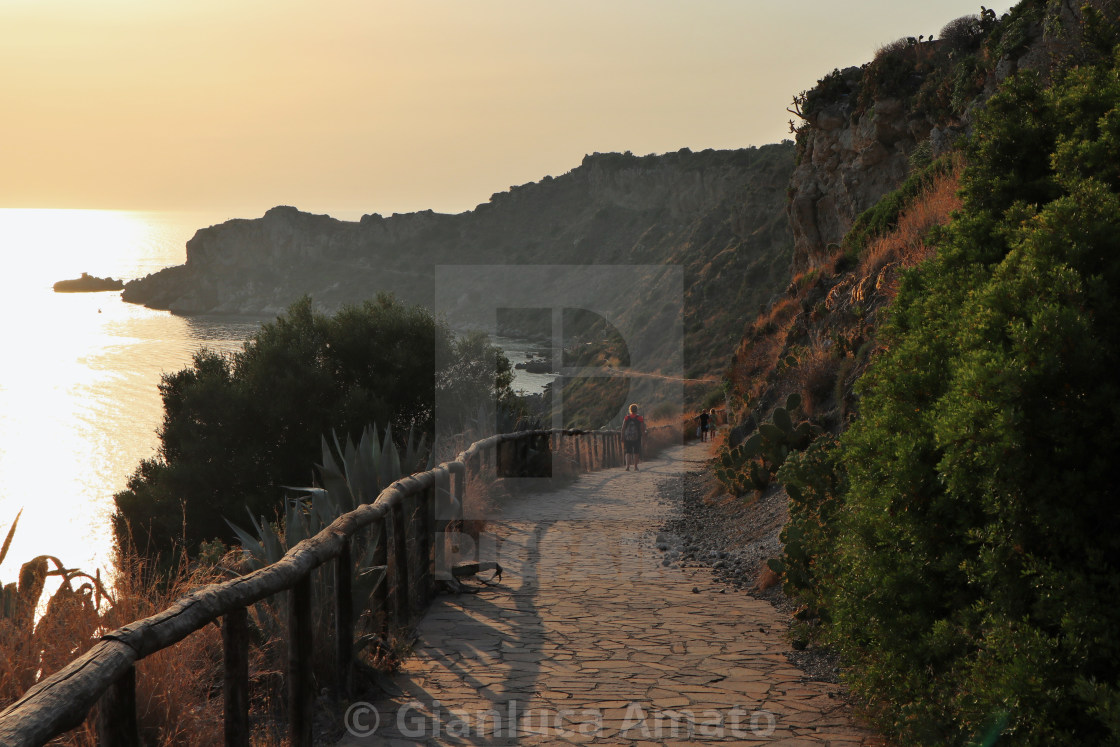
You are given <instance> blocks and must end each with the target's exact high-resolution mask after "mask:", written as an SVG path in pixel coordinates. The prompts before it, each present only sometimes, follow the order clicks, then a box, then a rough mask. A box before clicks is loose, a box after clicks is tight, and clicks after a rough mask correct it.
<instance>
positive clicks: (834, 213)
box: [789, 0, 1116, 271]
mask: <svg viewBox="0 0 1120 747" xmlns="http://www.w3.org/2000/svg"><path fill="white" fill-rule="evenodd" d="M1089 5H1090V6H1092V7H1094V8H1096V9H1097V10H1099V11H1100V12H1102V13H1115V11H1116V8H1115V6H1116V3H1115V1H1114V0H1092V1H1091V2H1090V3H1089ZM1083 6H1084V3H1083V2H1081V0H1078V1H1077V2H1074V1H1073V0H1025V1H1024V2H1022V3H1020V5H1019V6H1017V7H1016V8H1015V9H1013V10H1012V11H1011V13H1009V14H1008V15H1006V16H1004V17H1003V18H1001V19H996V18H995V16H994V14H990V12H989V14H985V15H983V16H977V17H975V18H974V19H971V20H969V19H959V20H958V21H956V22H952V23H950V24H948V25H947V26H946V27H945V29H943V30H942V32H941V38H940V39H938V40H936V41H933V40H928V41H927V40H924V39H923V40H918V39H902V40H899V41H898V42H895V43H894V44H891V45H887V46H886V47H884V48H883V49H882V50H880V52H879V54H878V55H877V56H876V58H875V60H874V61H872V62H870V63H868V64H866V65H864V66H863V67H853V68H848V69H846V70H842V71H841V70H836V71H833V73H831V74H830V75H828V76H826V77H825V78H824V79H822V80H821V81H819V83H818V85H817V87H816V88H814V89H813V90H812V91H808V92H806V93H804V94H802V95H801V96H799V97H798V99H797V102H796V103H797V104H798V105H799V106H800V107H801V116H802V117H803V119H802V123H801V126H800V127H799V130H798V138H797V142H798V150H797V167H796V169H795V170H794V173H793V177H792V179H791V181H790V202H789V218H790V227H791V230H792V231H793V236H794V260H793V263H794V269H795V271H801V270H805V269H808V268H810V267H812V266H814V265H815V264H816V263H817V260H819V258H821V257H822V256H824V255H825V254H826V253H827V249H828V247H829V246H830V245H835V244H839V243H840V242H841V241H842V240H843V238H844V235H845V233H846V232H847V230H848V228H849V227H851V225H852V222H853V221H854V220H855V219H856V217H857V216H859V214H860V213H862V212H863V211H865V210H867V209H868V208H870V207H872V206H873V205H874V204H875V203H876V202H878V200H879V198H881V197H882V196H883V195H884V194H886V193H887V192H889V191H891V190H893V189H896V188H897V187H898V186H899V184H900V183H901V182H902V181H903V180H904V179H905V178H906V176H907V174H908V173H909V172H910V170H911V168H912V164H913V161H914V160H922V159H928V158H929V157H936V156H937V155H939V154H941V153H943V152H945V151H947V150H949V149H950V148H951V147H952V145H953V142H954V141H955V140H956V139H957V137H958V136H959V135H961V134H962V133H966V132H968V130H969V128H970V125H971V120H972V115H973V112H974V111H975V109H976V107H977V106H980V105H982V104H983V102H984V101H985V100H986V99H987V98H988V97H989V96H990V95H991V94H992V93H993V92H994V91H995V89H996V88H997V86H998V85H999V83H1000V82H1001V81H1003V80H1005V79H1006V78H1007V77H1009V76H1010V75H1012V74H1014V73H1016V72H1018V71H1021V70H1034V71H1037V72H1039V73H1040V74H1042V75H1043V76H1046V75H1048V74H1049V71H1051V70H1052V69H1054V68H1055V66H1057V65H1059V64H1063V63H1065V62H1071V61H1072V62H1076V60H1077V58H1078V56H1079V55H1080V54H1081V53H1082V51H1083V50H1084V47H1085V45H1086V44H1090V43H1092V40H1091V39H1090V38H1088V37H1089V36H1090V35H1091V32H1087V28H1088V27H1089V26H1090V24H1087V23H1086V17H1085V12H1084V10H1083ZM966 21H967V22H966Z"/></svg>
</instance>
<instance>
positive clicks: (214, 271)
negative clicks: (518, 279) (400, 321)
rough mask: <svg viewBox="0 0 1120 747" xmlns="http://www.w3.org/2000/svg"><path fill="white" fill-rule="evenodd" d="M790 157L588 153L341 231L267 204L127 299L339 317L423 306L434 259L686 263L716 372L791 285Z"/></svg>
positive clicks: (689, 322)
mask: <svg viewBox="0 0 1120 747" xmlns="http://www.w3.org/2000/svg"><path fill="white" fill-rule="evenodd" d="M793 152H794V145H793V143H792V142H789V141H787V142H785V143H781V144H775V145H767V146H763V147H761V148H748V149H742V150H735V151H711V150H708V151H703V152H698V153H693V152H692V151H689V150H688V149H683V150H680V151H677V152H675V153H668V154H663V155H648V156H634V155H631V154H629V153H626V154H617V153H607V154H598V153H597V154H593V155H589V156H586V157H585V158H584V159H583V162H582V163H581V164H580V165H579V166H578V167H576V168H574V169H572V170H571V171H569V172H568V173H566V174H563V175H561V176H557V177H544V178H543V179H541V180H540V181H538V182H533V183H529V184H525V185H522V186H518V187H512V188H511V189H510V190H509V191H507V192H501V193H498V194H495V195H493V196H492V197H491V198H490V200H489V201H488V202H486V203H483V204H481V205H479V206H478V207H476V208H475V209H474V210H472V211H468V212H465V213H461V214H458V215H446V214H438V213H433V212H431V211H424V212H418V213H409V214H403V215H402V214H397V215H392V216H389V217H383V216H380V215H377V214H372V215H366V216H363V217H362V219H361V220H360V221H340V220H336V219H334V218H331V217H328V216H323V215H310V214H307V213H303V212H300V211H299V210H297V209H295V208H293V207H276V208H273V209H271V210H269V211H268V212H267V213H265V215H264V216H263V217H261V218H258V219H255V220H242V219H239V220H231V221H227V222H225V223H222V224H220V225H216V226H211V227H209V228H204V229H201V230H199V231H198V232H197V233H196V234H195V236H194V238H192V239H191V240H190V241H189V242H188V243H187V261H186V264H184V265H181V266H178V267H172V268H168V269H166V270H162V271H161V272H158V273H155V274H153V275H149V276H148V277H145V278H142V279H140V280H135V281H132V282H130V283H128V284H127V286H126V287H125V290H124V294H123V298H124V300H126V301H129V302H132V303H139V304H143V305H146V306H150V307H152V308H159V309H169V310H171V311H174V312H177V313H187V314H189V313H231V314H273V313H278V312H280V311H282V310H283V309H284V308H285V307H286V306H287V305H288V304H290V303H291V302H292V301H294V300H295V299H297V298H299V297H300V296H301V295H304V294H310V295H311V296H312V298H313V300H314V302H315V305H316V306H317V307H319V308H322V309H324V310H333V309H336V308H338V307H340V306H342V305H344V304H348V303H355V302H360V301H362V300H365V299H368V298H371V297H373V296H374V295H376V293H377V292H379V291H392V292H393V293H395V294H396V295H397V296H399V297H401V298H404V299H405V300H407V301H410V302H413V303H421V304H424V305H427V306H431V305H432V304H433V293H434V285H433V282H434V281H433V274H434V268H435V267H437V266H440V265H542V264H547V265H587V264H603V265H680V266H682V267H683V268H684V272H685V289H684V294H685V299H684V300H685V307H686V308H685V327H686V341H685V347H686V350H685V358H686V365H687V366H688V368H689V370H690V371H691V373H693V374H704V373H708V374H711V373H716V372H718V371H719V370H720V367H721V366H722V363H723V361H724V360H725V357H726V350H727V349H728V347H729V346H730V345H731V344H733V342H734V340H736V339H738V335H739V334H740V333H741V331H742V330H741V319H742V317H743V316H744V315H746V314H750V313H753V312H754V311H755V310H757V308H758V306H759V305H760V304H762V303H765V302H766V301H767V300H768V299H769V297H770V296H771V295H773V293H775V292H776V290H778V289H780V288H781V287H783V286H784V283H785V282H786V280H787V278H788V276H789V263H790V256H791V254H790V252H791V248H792V243H793V242H792V235H791V233H790V230H789V225H788V221H787V219H786V215H785V203H786V186H787V185H788V183H789V178H790V174H791V172H792V169H793ZM668 300H671V299H668Z"/></svg>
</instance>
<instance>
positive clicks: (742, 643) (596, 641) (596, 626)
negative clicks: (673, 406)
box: [339, 445, 884, 747]
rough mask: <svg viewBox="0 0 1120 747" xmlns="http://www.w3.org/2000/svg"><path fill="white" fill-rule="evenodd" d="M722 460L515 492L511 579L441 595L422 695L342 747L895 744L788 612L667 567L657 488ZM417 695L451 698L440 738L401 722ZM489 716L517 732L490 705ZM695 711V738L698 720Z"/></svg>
mask: <svg viewBox="0 0 1120 747" xmlns="http://www.w3.org/2000/svg"><path fill="white" fill-rule="evenodd" d="M706 454H707V446H706V445H693V446H690V447H678V448H676V449H673V450H670V451H669V452H667V453H666V454H664V455H663V456H662V457H659V458H658V459H656V460H653V461H650V462H647V463H646V464H645V465H643V469H642V470H641V471H639V472H637V473H633V472H630V473H627V472H625V471H623V470H618V469H615V470H604V471H600V472H595V473H590V474H585V475H582V476H581V477H580V479H579V480H577V481H576V482H574V483H572V484H571V485H569V486H567V487H565V488H563V489H562V490H557V491H553V492H534V491H531V490H530V491H526V492H524V493H520V494H517V495H515V496H514V497H513V498H512V499H511V500H510V501H508V502H507V503H506V504H505V505H503V507H502V514H501V517H500V520H494V521H492V522H491V523H490V524H489V525H488V528H487V531H489V532H491V533H493V534H494V535H496V536H497V537H498V538H499V542H497V543H495V544H496V545H497V546H498V548H499V550H498V552H499V558H498V559H499V562H501V564H502V566H503V570H504V574H503V580H502V582H501V584H499V585H496V586H492V587H487V588H485V589H483V590H482V591H481V592H480V593H479V594H477V595H475V594H463V595H459V596H441V597H438V598H437V599H436V600H435V601H434V602H433V604H432V606H431V608H430V610H429V611H428V613H427V615H426V617H425V618H424V620H423V621H422V622H421V624H420V626H419V636H420V641H419V643H418V644H417V645H416V647H415V649H414V657H413V658H412V659H410V660H409V661H408V662H406V664H405V665H404V666H403V667H402V670H401V672H400V673H399V674H398V675H395V677H394V680H395V683H396V685H397V686H398V687H399V688H400V689H401V691H402V692H403V693H405V694H404V695H402V696H398V697H395V698H385V699H384V700H383V701H379V702H378V703H376V704H374V705H375V706H376V707H377V709H378V710H379V712H380V713H381V721H382V723H381V726H380V727H379V729H378V731H377V732H376V733H375V734H373V735H370V736H368V737H365V738H359V737H356V736H348V737H346V738H345V739H343V740H342V741H341V742H339V747H356V746H357V745H373V744H402V745H403V744H409V745H413V744H424V745H450V744H494V745H502V744H541V745H551V744H624V745H635V747H646V746H647V745H654V744H658V745H661V744H677V743H680V744H687V745H690V746H692V745H698V744H767V745H790V746H792V745H815V746H823V745H829V744H833V745H881V744H884V741H883V740H882V739H880V738H878V737H876V736H875V735H874V734H873V733H871V732H870V731H868V730H866V729H864V728H863V727H862V726H861V725H860V724H859V723H858V722H857V721H856V720H855V719H854V718H853V716H852V715H851V714H850V713H849V712H848V711H847V710H846V705H845V703H844V701H843V699H842V697H829V696H830V694H832V695H835V694H837V693H842V692H843V691H842V689H841V688H839V687H837V686H836V685H831V684H828V683H823V682H814V681H811V680H808V678H807V677H806V676H805V674H804V673H803V672H801V671H800V670H798V669H797V668H796V667H793V666H791V665H790V663H789V660H788V659H787V658H786V656H785V652H786V651H788V650H789V644H788V641H787V639H786V638H785V635H786V631H787V630H788V627H789V626H788V621H787V620H785V619H784V618H783V617H782V616H781V614H780V613H778V612H777V611H776V610H774V609H773V608H772V607H771V606H770V605H769V604H767V603H765V602H763V601H761V600H758V599H754V598H752V597H750V596H747V595H746V594H744V593H741V592H740V593H732V592H731V590H730V589H729V588H728V587H727V586H726V585H723V584H714V583H712V582H711V580H710V577H708V576H707V575H706V574H707V572H706V571H704V570H703V569H697V568H679V567H663V566H661V565H660V563H661V559H662V556H663V553H662V552H660V551H659V550H657V548H656V545H655V543H654V538H655V537H656V535H657V532H658V530H659V527H660V526H661V525H662V522H663V518H664V516H665V515H666V512H667V511H668V510H669V509H670V508H671V506H670V504H669V503H668V502H667V500H666V499H665V498H664V497H663V496H662V495H661V494H660V493H659V492H658V489H657V486H658V482H659V481H662V480H664V479H666V478H667V477H669V476H671V475H674V474H678V473H680V472H682V471H685V470H694V469H696V468H697V467H698V466H699V463H700V462H701V461H702V460H703V459H704V458H705V456H706ZM693 588H696V589H698V591H699V593H697V594H694V593H693V591H692V590H693ZM719 589H727V591H728V593H725V594H719V593H718V590H719ZM413 701H419V702H420V703H421V704H422V707H421V708H419V709H417V710H416V711H415V713H418V714H423V713H428V714H430V713H431V710H432V708H433V706H432V704H433V702H435V701H439V703H440V706H439V707H440V708H441V709H442V710H441V713H442V715H443V718H444V721H445V722H446V723H445V724H443V725H442V727H441V728H440V729H439V734H438V735H437V734H435V733H434V732H435V731H436V726H437V725H439V722H438V721H435V722H431V723H429V722H424V723H425V724H428V732H427V733H425V734H422V735H421V736H420V737H416V736H415V735H413V734H403V733H401V730H400V729H399V728H398V725H397V723H396V714H397V713H398V712H401V709H402V708H404V707H405V705H406V704H407V703H410V702H413ZM511 708H512V709H513V710H512V714H513V715H512V717H511V715H510V714H511ZM488 711H493V712H495V713H497V714H499V715H500V718H501V720H502V723H501V725H500V726H501V728H500V729H495V724H494V723H491V722H492V721H493V719H491V722H488V721H485V720H479V719H478V718H474V716H473V714H479V713H486V712H488ZM464 713H465V714H468V715H470V716H471V717H470V718H467V719H466V720H465V721H463V722H456V721H455V720H454V717H452V716H449V714H464ZM689 719H691V723H692V729H693V730H692V732H688V731H687V730H684V731H682V729H686V727H687V725H688V723H689ZM455 725H458V726H459V727H463V728H460V729H459V731H463V730H464V729H465V730H466V732H467V733H458V734H457V733H456V729H455V728H447V727H451V726H455ZM522 727H526V728H522ZM581 727H582V729H581ZM674 728H676V731H674V730H673V729H674ZM659 729H660V731H659ZM414 731H415V730H414ZM511 732H516V733H511Z"/></svg>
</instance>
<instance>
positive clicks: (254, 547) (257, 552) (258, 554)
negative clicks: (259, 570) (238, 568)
mask: <svg viewBox="0 0 1120 747" xmlns="http://www.w3.org/2000/svg"><path fill="white" fill-rule="evenodd" d="M249 518H250V519H252V518H253V515H252V514H249ZM225 522H226V523H227V524H229V528H230V529H232V530H233V533H234V534H236V535H237V539H238V541H239V542H241V549H242V550H244V551H245V552H246V553H248V554H249V555H250V556H251V557H252V558H254V559H256V560H258V561H260V562H262V563H263V562H264V560H265V553H264V546H263V545H262V544H261V543H260V542H259V541H258V540H257V538H256V537H254V536H253V535H251V534H249V533H248V532H246V531H245V530H244V529H242V528H241V527H239V526H237V525H236V524H234V523H233V522H232V521H230V520H229V519H226V520H225ZM253 523H254V524H255V523H256V522H253ZM258 534H259V528H258Z"/></svg>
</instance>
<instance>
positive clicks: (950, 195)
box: [856, 163, 961, 302]
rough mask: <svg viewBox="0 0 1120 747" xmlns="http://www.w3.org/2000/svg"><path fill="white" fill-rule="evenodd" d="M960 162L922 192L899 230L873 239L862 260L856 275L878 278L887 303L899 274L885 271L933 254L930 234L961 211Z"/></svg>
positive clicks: (900, 221) (902, 218)
mask: <svg viewBox="0 0 1120 747" xmlns="http://www.w3.org/2000/svg"><path fill="white" fill-rule="evenodd" d="M960 171H961V165H960V163H958V164H956V166H955V168H954V169H953V170H952V171H951V172H950V173H948V174H945V175H942V176H938V177H937V178H936V179H934V180H933V182H931V183H930V185H929V186H928V187H926V189H925V190H923V191H922V193H921V194H920V195H918V197H917V198H915V199H914V201H913V202H912V203H911V204H910V206H909V207H908V208H907V209H906V210H905V211H903V213H902V214H901V215H900V216H899V219H898V227H897V228H896V229H895V230H893V231H891V232H890V233H888V234H885V235H883V236H879V237H877V238H875V239H873V240H872V241H871V242H870V243H869V244H868V246H867V249H866V251H865V252H864V253H863V255H862V256H861V257H860V262H859V266H858V267H857V268H856V276H857V277H860V278H873V277H874V278H876V280H875V290H876V291H877V292H878V293H879V294H880V296H881V297H882V298H883V299H884V300H885V301H888V302H889V301H890V300H891V299H893V298H894V296H895V294H896V293H897V292H898V272H897V271H894V272H890V273H889V276H887V277H883V275H884V270H887V269H891V270H897V269H902V268H907V267H914V266H915V265H918V264H920V263H921V262H923V261H924V260H926V259H928V258H929V257H930V256H932V255H933V253H934V251H935V248H934V246H933V245H932V244H931V243H930V242H929V241H928V238H929V234H930V231H931V230H932V229H933V228H934V227H936V226H943V225H945V224H947V223H948V222H949V218H950V215H951V214H952V213H953V212H954V211H956V210H958V209H960V207H961V199H960V197H959V196H958V194H957V192H958V191H959V189H960Z"/></svg>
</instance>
